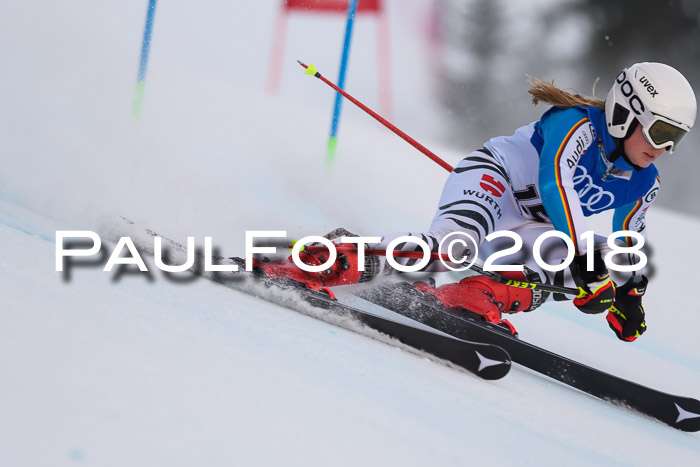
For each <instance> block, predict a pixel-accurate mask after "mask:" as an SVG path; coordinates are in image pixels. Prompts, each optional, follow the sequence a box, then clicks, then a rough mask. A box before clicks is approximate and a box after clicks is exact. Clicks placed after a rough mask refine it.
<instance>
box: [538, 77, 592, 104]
mask: <svg viewBox="0 0 700 467" xmlns="http://www.w3.org/2000/svg"><path fill="white" fill-rule="evenodd" d="M527 78H528V80H529V81H530V89H528V90H527V92H528V93H529V94H530V96H532V103H533V104H535V105H537V104H539V103H540V102H543V103H545V104H549V105H556V106H558V107H574V106H576V105H585V106H589V107H598V108H601V109H605V101H604V100H601V99H598V98H597V97H595V96H593V97H591V96H582V95H581V94H579V93H578V92H576V91H572V92H569V90H564V89H560V88H558V87H556V86H555V85H554V80H552V82H551V83H547V82H545V81H540V80H538V79H537V78H533V77H532V76H528V77H527ZM597 82H598V81H597V80H596V83H597ZM593 94H595V83H594V84H593Z"/></svg>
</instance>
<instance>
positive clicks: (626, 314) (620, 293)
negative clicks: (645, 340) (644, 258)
mask: <svg viewBox="0 0 700 467" xmlns="http://www.w3.org/2000/svg"><path fill="white" fill-rule="evenodd" d="M648 283H649V281H648V280H647V278H646V277H644V276H642V280H641V282H633V279H630V280H629V281H628V282H627V283H626V284H625V285H623V286H622V287H619V288H618V289H617V294H616V296H615V305H614V306H613V307H611V308H610V311H609V312H608V316H607V320H608V325H609V326H610V329H612V330H613V332H614V333H615V335H616V336H617V338H618V339H620V340H623V341H626V342H632V341H634V340H635V339H637V337H639V336H641V335H642V334H644V331H646V330H647V324H646V322H645V320H644V319H645V316H644V306H643V305H642V296H643V295H644V292H646V289H647V284H648Z"/></svg>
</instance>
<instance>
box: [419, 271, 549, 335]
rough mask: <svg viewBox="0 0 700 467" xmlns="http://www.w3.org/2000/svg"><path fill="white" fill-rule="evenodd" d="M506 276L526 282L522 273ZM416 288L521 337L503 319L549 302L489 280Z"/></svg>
mask: <svg viewBox="0 0 700 467" xmlns="http://www.w3.org/2000/svg"><path fill="white" fill-rule="evenodd" d="M503 275H507V277H510V278H512V279H515V280H520V281H523V280H526V279H525V275H524V274H522V273H517V272H516V273H506V274H503ZM415 286H416V287H417V288H418V290H420V291H422V292H425V293H429V294H431V295H434V296H436V297H437V298H438V299H439V300H440V302H442V304H443V305H445V306H446V307H449V308H452V309H453V310H456V311H464V310H466V311H471V312H473V313H476V314H478V315H481V316H482V317H483V319H484V320H485V321H488V322H491V323H495V324H498V325H501V326H502V327H505V328H506V329H507V330H508V331H510V333H511V334H513V335H516V334H517V333H516V331H515V328H514V327H513V325H511V324H510V323H509V322H508V321H507V320H504V319H502V314H503V313H517V312H519V311H532V310H534V309H535V308H537V307H538V306H539V305H540V304H542V302H543V301H544V298H546V297H543V296H542V295H541V293H539V292H537V294H536V295H534V294H533V291H532V290H530V289H521V288H517V287H510V286H507V285H505V284H501V283H500V282H496V281H494V280H492V279H489V278H487V277H485V276H472V277H467V278H466V279H462V280H461V281H459V282H458V283H456V284H445V285H441V286H440V287H437V288H435V287H433V286H431V285H430V284H427V283H425V282H416V283H415Z"/></svg>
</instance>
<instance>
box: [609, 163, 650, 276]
mask: <svg viewBox="0 0 700 467" xmlns="http://www.w3.org/2000/svg"><path fill="white" fill-rule="evenodd" d="M660 187H661V179H659V177H658V176H657V177H656V178H655V179H654V183H653V185H652V186H651V188H650V189H649V190H648V191H647V192H646V193H645V194H644V196H642V197H641V198H639V199H638V200H637V201H636V202H634V203H630V204H627V205H625V206H621V207H619V208H617V209H615V215H614V216H613V232H618V231H620V230H632V231H634V232H637V233H639V234H641V235H642V237H643V238H644V248H643V250H644V249H646V246H647V228H646V227H647V223H646V213H647V209H649V206H651V203H653V202H654V200H655V199H656V197H657V196H658V193H659V188H660ZM620 239H621V240H622V241H623V242H624V243H625V244H626V245H627V246H632V245H634V244H635V243H636V241H635V240H634V239H633V238H632V237H620ZM633 256H634V255H633ZM628 261H629V263H630V264H635V263H637V262H639V258H634V257H630V258H629V259H628ZM643 272H644V271H643V270H642V269H639V270H637V271H634V272H632V273H631V275H632V276H640V277H641V275H642V273H643Z"/></svg>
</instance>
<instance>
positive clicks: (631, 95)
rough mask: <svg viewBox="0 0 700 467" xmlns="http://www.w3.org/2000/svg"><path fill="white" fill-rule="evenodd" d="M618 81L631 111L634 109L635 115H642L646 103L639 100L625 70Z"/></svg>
mask: <svg viewBox="0 0 700 467" xmlns="http://www.w3.org/2000/svg"><path fill="white" fill-rule="evenodd" d="M645 79H646V78H645ZM616 81H617V84H619V85H620V91H622V95H623V96H625V97H626V98H627V101H628V102H629V104H630V109H632V111H633V112H634V113H635V114H637V115H642V113H643V112H644V111H645V110H646V107H644V103H643V102H642V100H641V99H640V98H639V96H638V95H637V94H636V93H635V92H634V88H633V87H632V83H630V80H629V79H627V73H626V72H625V71H624V70H623V71H621V72H620V74H619V75H617V79H616ZM647 82H648V81H647ZM652 89H653V86H652Z"/></svg>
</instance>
